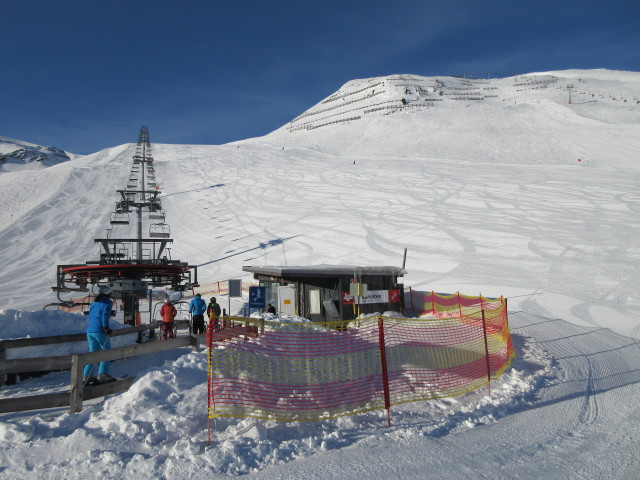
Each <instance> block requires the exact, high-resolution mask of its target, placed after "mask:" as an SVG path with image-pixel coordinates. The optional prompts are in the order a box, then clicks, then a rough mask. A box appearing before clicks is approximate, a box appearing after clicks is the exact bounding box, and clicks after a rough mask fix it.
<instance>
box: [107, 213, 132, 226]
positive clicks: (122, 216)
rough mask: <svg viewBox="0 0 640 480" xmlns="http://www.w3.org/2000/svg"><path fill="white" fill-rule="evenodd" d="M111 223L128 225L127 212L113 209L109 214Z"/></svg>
mask: <svg viewBox="0 0 640 480" xmlns="http://www.w3.org/2000/svg"><path fill="white" fill-rule="evenodd" d="M110 223H111V225H129V214H128V213H124V212H118V211H115V212H114V213H112V214H111V222H110Z"/></svg>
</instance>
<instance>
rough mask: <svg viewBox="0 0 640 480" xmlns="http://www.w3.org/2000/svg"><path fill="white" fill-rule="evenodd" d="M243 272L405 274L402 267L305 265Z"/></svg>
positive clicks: (275, 274)
mask: <svg viewBox="0 0 640 480" xmlns="http://www.w3.org/2000/svg"><path fill="white" fill-rule="evenodd" d="M242 271H243V272H252V273H256V274H258V275H266V276H269V277H280V278H284V277H302V276H304V277H314V276H318V277H320V276H322V277H326V276H343V275H345V276H346V275H350V276H351V275H353V276H360V275H385V276H392V275H393V276H396V277H401V276H403V275H405V274H406V273H407V271H406V270H405V269H404V268H402V267H392V266H380V267H362V266H357V265H306V266H264V267H254V266H244V267H242Z"/></svg>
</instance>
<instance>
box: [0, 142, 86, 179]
mask: <svg viewBox="0 0 640 480" xmlns="http://www.w3.org/2000/svg"><path fill="white" fill-rule="evenodd" d="M76 157H77V155H74V154H73V153H69V152H65V151H63V150H60V149H59V148H56V147H43V146H40V145H34V144H33V143H28V142H23V141H21V140H14V139H13V138H8V137H0V173H2V172H12V171H16V170H18V171H21V170H33V169H39V168H45V167H50V166H52V165H57V164H58V163H60V162H66V161H68V160H71V159H73V158H76Z"/></svg>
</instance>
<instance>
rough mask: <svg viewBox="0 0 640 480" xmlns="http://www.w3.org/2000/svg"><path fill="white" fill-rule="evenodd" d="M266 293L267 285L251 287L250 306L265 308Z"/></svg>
mask: <svg viewBox="0 0 640 480" xmlns="http://www.w3.org/2000/svg"><path fill="white" fill-rule="evenodd" d="M266 295H267V292H266V289H265V287H249V308H264V306H265V304H266Z"/></svg>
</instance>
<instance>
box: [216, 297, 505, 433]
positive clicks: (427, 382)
mask: <svg viewBox="0 0 640 480" xmlns="http://www.w3.org/2000/svg"><path fill="white" fill-rule="evenodd" d="M476 298H478V297H476ZM469 310H470V309H469V308H467V311H466V312H465V314H464V315H452V316H448V317H444V316H442V317H440V318H392V317H386V316H385V317H383V316H374V317H366V318H359V319H356V320H350V321H348V322H345V321H336V322H325V323H322V324H320V323H280V322H273V321H267V320H264V319H259V318H249V319H247V318H243V319H242V322H243V323H244V326H243V327H241V328H243V329H244V330H245V331H246V332H250V333H251V334H249V335H245V336H244V338H234V339H230V340H229V341H228V342H225V343H224V344H216V343H214V341H212V340H215V338H216V335H219V333H218V332H214V331H213V330H210V331H209V335H208V417H209V419H214V418H219V417H239V418H245V417H251V418H257V419H268V420H276V421H285V422H289V421H316V420H322V419H329V418H336V417H340V416H344V415H354V414H357V413H362V412H366V411H370V410H378V409H383V408H385V409H387V411H389V408H390V407H391V406H392V405H398V404H401V403H406V402H415V401H420V400H432V399H436V398H443V397H452V396H456V395H461V394H464V393H466V392H469V391H472V390H475V389H477V388H479V387H481V386H483V385H485V384H487V383H489V382H490V381H491V380H492V379H496V378H498V377H499V376H500V375H501V374H502V373H503V372H504V371H505V370H506V369H507V368H508V366H509V365H510V364H511V361H512V360H513V358H514V357H515V354H514V350H513V346H512V344H511V336H510V332H509V326H508V320H507V311H506V302H505V301H504V300H502V299H498V300H497V302H496V301H494V302H492V303H491V305H490V308H488V309H480V308H476V309H475V310H474V311H469ZM212 325H213V322H212V323H211V326H212ZM237 327H238V326H235V328H237Z"/></svg>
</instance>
